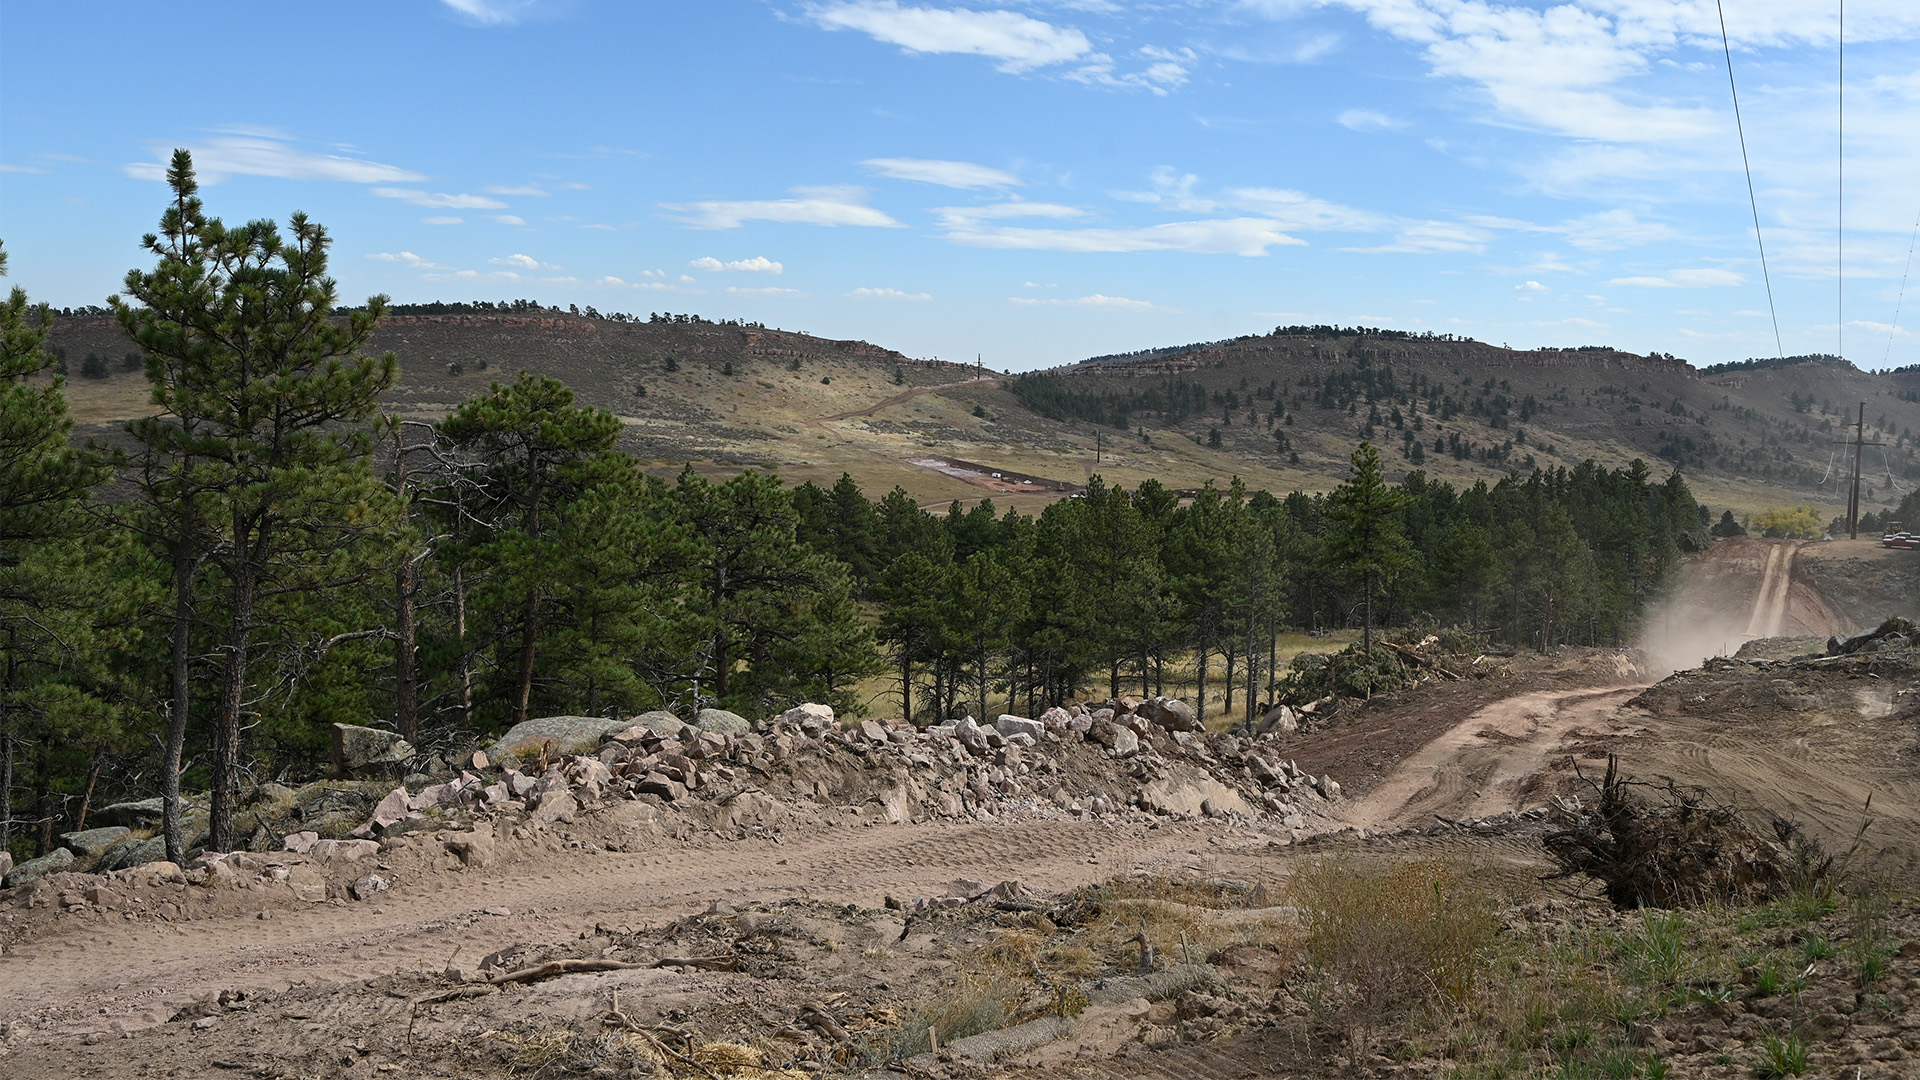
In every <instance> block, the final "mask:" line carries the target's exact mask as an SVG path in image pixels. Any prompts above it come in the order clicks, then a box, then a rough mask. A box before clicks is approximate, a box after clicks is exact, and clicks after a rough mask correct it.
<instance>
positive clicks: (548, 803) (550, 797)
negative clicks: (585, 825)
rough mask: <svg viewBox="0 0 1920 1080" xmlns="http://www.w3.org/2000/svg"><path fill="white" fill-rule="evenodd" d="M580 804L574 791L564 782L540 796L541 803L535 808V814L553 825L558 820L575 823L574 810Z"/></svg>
mask: <svg viewBox="0 0 1920 1080" xmlns="http://www.w3.org/2000/svg"><path fill="white" fill-rule="evenodd" d="M579 809H580V804H579V803H577V802H575V801H574V798H573V793H572V792H571V791H568V790H567V788H566V786H565V785H564V784H563V785H561V786H560V787H556V788H554V789H553V790H552V791H549V792H547V793H546V794H545V795H542V796H541V797H540V803H539V805H538V806H535V807H534V809H533V816H534V817H536V818H538V819H539V820H541V821H544V822H546V823H548V824H549V825H551V824H552V823H554V822H556V821H562V822H565V823H567V824H569V825H571V824H573V815H574V811H576V810H579Z"/></svg>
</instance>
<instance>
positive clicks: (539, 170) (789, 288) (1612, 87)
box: [0, 0, 1920, 369]
mask: <svg viewBox="0 0 1920 1080" xmlns="http://www.w3.org/2000/svg"><path fill="white" fill-rule="evenodd" d="M1725 8H1726V20H1727V29H1728V31H1729V33H1730V35H1731V37H1732V41H1733V50H1734V51H1733V60H1734V68H1735V74H1736V76H1737V78H1738V80H1739V86H1740V93H1741V104H1742V108H1743V110H1744V115H1745V119H1746V126H1747V146H1748V151H1749V153H1750V154H1751V157H1752V162H1753V167H1754V186H1755V189H1756V192H1757V195H1758V202H1759V215H1760V223H1761V228H1762V232H1763V235H1764V238H1765V240H1766V244H1767V252H1768V256H1769V260H1770V263H1769V265H1770V269H1771V275H1772V287H1773V294H1774V298H1775V301H1776V302H1777V306H1778V312H1779V328H1780V335H1781V339H1782V345H1783V346H1784V349H1785V351H1786V352H1788V353H1798V352H1809V351H1824V352H1831V351H1833V350H1834V349H1836V348H1837V347H1840V343H1841V340H1842V335H1843V334H1844V347H1845V350H1846V353H1847V355H1848V357H1849V358H1850V359H1852V360H1854V361H1855V362H1856V363H1858V364H1860V365H1861V366H1863V367H1881V366H1885V365H1899V364H1912V363H1920V334H1916V333H1913V332H1910V331H1909V330H1908V329H1907V327H1910V326H1920V288H1916V287H1912V286H1909V287H1908V288H1907V290H1906V295H1905V297H1904V300H1902V298H1901V290H1902V284H1903V278H1904V275H1905V273H1906V265H1907V260H1908V253H1909V250H1910V244H1911V240H1912V237H1913V229H1914V224H1915V221H1916V219H1917V218H1920V3H1915V2H1914V0H1852V2H1850V3H1848V4H1847V24H1846V40H1847V50H1846V76H1845V83H1844V89H1845V94H1846V103H1847V110H1846V133H1847V139H1846V151H1845V159H1844V160H1845V169H1846V188H1845V191H1846V198H1845V203H1844V211H1845V220H1846V232H1845V263H1844V266H1845V273H1844V293H1842V290H1841V289H1840V288H1839V287H1837V277H1838V275H1837V267H1836V234H1835V218H1836V214H1837V213H1838V212H1839V209H1840V206H1839V204H1838V203H1837V201H1836V187H1837V176H1836V168H1837V165H1838V164H1839V161H1840V158H1839V155H1838V149H1839V148H1838V144H1837V138H1836V131H1835V126H1836V93H1837V91H1838V89H1839V88H1840V86H1841V84H1840V83H1839V81H1838V80H1837V71H1836V61H1837V56H1836V48H1835V46H1836V41H1837V37H1836V32H1837V30H1838V25H1837V19H1836V15H1837V5H1836V4H1822V3H1808V2H1805V0H1725ZM175 146H186V147H190V148H192V149H193V150H194V151H195V155H196V160H197V162H198V164H199V167H200V171H201V175H202V180H203V181H204V182H205V184H206V188H205V192H204V194H205V197H206V200H207V204H208V208H209V210H210V211H211V212H212V213H215V214H217V215H220V216H222V217H225V218H227V219H229V220H237V219H245V218H254V217H262V216H271V217H275V218H278V219H282V220H284V218H285V217H286V215H287V214H288V213H289V212H290V211H293V210H296V209H297V210H304V211H306V212H307V213H308V214H309V215H310V216H312V217H313V218H314V219H315V220H317V221H320V222H322V223H323V224H325V225H326V226H328V228H329V230H330V231H331V233H332V235H333V237H334V239H335V249H334V264H333V269H334V273H335V275H336V277H338V279H339V280H340V283H341V288H342V292H343V295H344V296H345V297H346V298H347V299H348V300H354V301H357V300H358V299H360V298H362V297H364V296H366V295H368V294H370V293H374V292H384V293H387V294H389V295H390V296H392V297H393V298H394V299H396V300H399V301H420V300H430V299H445V300H466V299H494V300H497V299H510V298H517V297H527V298H531V299H535V300H540V301H542V302H546V303H557V304H561V305H565V304H568V303H576V304H580V305H582V306H584V305H588V304H591V305H594V306H595V307H598V308H600V309H602V310H609V311H612V310H619V311H633V312H639V313H646V312H649V311H675V312H698V313H700V314H703V315H706V316H708V317H711V318H744V319H752V320H758V321H762V322H765V323H767V324H769V325H773V326H778V327H783V328H786V329H796V330H806V331H810V332H813V333H818V334H823V335H829V336H834V337H861V338H866V339H869V340H872V341H875V342H877V343H880V344H883V345H887V346H891V347H894V348H898V349H900V350H902V351H904V352H906V353H908V354H909V355H913V356H922V357H931V356H940V357H942V358H945V359H969V360H970V359H972V357H973V356H974V355H975V354H976V353H978V354H981V355H983V356H984V357H985V359H986V361H987V363H988V364H989V365H992V366H996V367H1000V368H1011V369H1025V368H1031V367H1037V366H1042V365H1047V364H1054V363H1063V362H1070V361H1073V360H1076V359H1079V358H1082V357H1084V356H1087V355H1091V354H1096V353H1105V352H1114V351H1125V350H1131V349H1137V348H1144V347H1148V346H1153V345H1161V344H1170V343H1179V342H1186V341H1196V340H1209V339H1214V338H1220V337H1227V336H1232V335H1236V334H1243V333H1261V332H1265V331H1267V330H1270V329H1271V328H1272V327H1274V326H1275V325H1276V324H1284V323H1297V322H1334V323H1341V324H1352V323H1364V324H1370V325H1382V326H1392V327H1398V328H1403V329H1410V330H1416V331H1418V330H1433V331H1435V332H1440V333H1456V334H1466V335H1470V336H1473V337H1477V338H1480V339H1481V340H1484V341H1491V342H1495V343H1502V342H1506V343H1511V344H1512V345H1514V346H1515V347H1532V346H1535V345H1542V344H1568V345H1576V344H1607V345H1615V346H1619V347H1621V348H1625V349H1630V350H1633V351H1636V352H1645V351H1649V350H1659V351H1665V352H1672V353H1676V354H1678V355H1681V356H1684V357H1687V358H1688V359H1690V360H1692V361H1693V362H1695V363H1697V364H1703V363H1710V362H1715V361H1721V360H1729V359H1740V358H1745V357H1749V356H1764V355H1771V354H1773V353H1774V351H1775V344H1774V333H1773V322H1772V319H1771V317H1770V316H1769V314H1768V303H1767V293H1766V289H1765V285H1764V282H1763V279H1762V275H1761V268H1760V264H1759V260H1758V258H1757V254H1756V249H1755V244H1754V238H1753V222H1752V212H1751V211H1750V210H1749V207H1748V202H1747V188H1746V181H1745V178H1744V175H1743V173H1742V171H1741V164H1740V147H1739V143H1738V141H1737V138H1736V135H1735V130H1734V125H1733V117H1732V110H1731V107H1730V103H1729V98H1728V91H1727V73H1726V68H1725V61H1724V59H1723V56H1722V53H1721V43H1720V36H1719V22H1718V21H1717V18H1716V16H1715V9H1714V5H1713V3H1712V2H1711V0H1707V2H1706V3H1701V2H1698V0H1680V2H1669V0H1566V2H1562V3H1555V4H1545V3H1522V2H1512V3H1502V2H1498V0H1473V2H1469V0H1226V2H1202V0H1152V2H1144V3H1129V2H1124V0H997V2H994V0H965V2H954V0H703V2H701V3H695V4H681V3H661V2H632V0H628V2H613V0H386V2H381V3H324V4H315V3H272V4H263V3H258V2H244V3H213V2H207V3H170V2H162V0H150V2H124V3H95V4H49V3H44V2H32V3H28V2H23V0H0V239H4V241H5V242H6V245H7V248H8V250H9V252H10V253H11V258H12V267H11V269H12V283H13V284H16V285H22V286H24V287H26V288H27V289H28V291H29V292H30V293H31V294H32V295H33V297H34V298H35V299H44V300H47V301H50V302H52V303H54V304H56V305H77V304H85V303H101V302H103V299H104V297H105V296H106V295H107V294H109V293H110V292H112V291H113V290H114V289H115V287H116V286H117V284H118V282H119V280H120V279H121V277H122V276H123V275H124V274H125V272H126V271H127V270H128V269H129V268H131V267H133V266H135V265H138V264H141V263H142V262H143V259H142V258H141V255H140V252H139V251H138V248H137V242H138V239H139V237H140V235H141V234H142V233H143V232H146V231H149V230H151V229H152V228H153V227H154V225H155V224H156V222H157V221H158V219H159V214H160V211H161V208H162V205H163V201H164V195H165V191H164V187H163V186H162V184H161V183H160V182H159V176H160V170H161V165H162V163H163V162H164V160H165V159H166V157H167V155H168V153H169V151H170V149H171V148H172V147H175ZM1842 296H1844V307H1841V306H1840V305H1841V303H1842V299H1841V298H1842ZM1896 305H1899V306H1900V308H1901V310H1900V314H1899V319H1898V323H1899V325H1898V326H1897V327H1896V326H1895V311H1896ZM403 360H404V358H403Z"/></svg>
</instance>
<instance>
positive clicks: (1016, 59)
mask: <svg viewBox="0 0 1920 1080" xmlns="http://www.w3.org/2000/svg"><path fill="white" fill-rule="evenodd" d="M806 11H807V15H808V16H809V17H810V18H812V19H813V21H814V22H815V23H816V24H817V25H819V26H820V27H822V28H823V29H827V30H857V31H860V32H861V33H864V34H866V35H868V36H869V37H872V38H873V39H875V40H876V41H884V42H886V43H887V44H889V45H898V46H900V47H901V48H902V49H905V50H906V51H907V52H909V53H962V54H967V55H971V56H985V57H990V58H991V59H994V60H997V61H999V64H998V65H997V66H998V67H999V69H1000V70H1001V71H1005V72H1015V73H1017V72H1022V71H1031V70H1033V69H1034V68H1037V67H1044V66H1046V65H1048V64H1059V63H1064V62H1066V61H1069V60H1074V59H1077V58H1079V57H1081V56H1084V55H1086V54H1087V53H1089V52H1092V51H1093V46H1092V44H1091V43H1090V42H1088V41H1087V36H1086V35H1085V34H1083V33H1081V32H1080V31H1078V30H1074V29H1071V28H1063V27H1058V26H1054V25H1053V24H1052V23H1047V22H1042V21H1040V20H1039V19H1034V18H1030V17H1028V16H1026V15H1021V14H1019V13H1018V12H1013V11H973V10H970V9H968V8H936V7H902V6H901V5H900V4H899V3H897V2H895V0H832V2H829V3H814V4H808V5H807V8H806Z"/></svg>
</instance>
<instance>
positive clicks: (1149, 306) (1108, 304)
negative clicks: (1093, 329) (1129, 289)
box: [1007, 293, 1156, 311]
mask: <svg viewBox="0 0 1920 1080" xmlns="http://www.w3.org/2000/svg"><path fill="white" fill-rule="evenodd" d="M1007 303H1009V304H1014V305H1016V306H1019V307H1088V308H1101V309H1103V310H1106V311H1153V310H1156V305H1154V304H1153V303H1151V302H1149V301H1146V300H1129V299H1127V298H1126V297H1124V296H1107V295H1105V294H1103V293H1094V294H1093V295H1092V296H1079V297H1075V298H1074V299H1072V300H1061V299H1044V300H1043V299H1040V298H1037V297H1032V296H1009V297H1007Z"/></svg>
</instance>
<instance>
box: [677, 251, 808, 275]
mask: <svg viewBox="0 0 1920 1080" xmlns="http://www.w3.org/2000/svg"><path fill="white" fill-rule="evenodd" d="M687 265H688V266H691V267H693V268H694V269H695V270H707V271H720V270H736V271H740V272H742V273H747V274H778V273H782V272H783V271H785V270H786V267H785V266H782V265H781V264H779V263H777V262H774V261H773V260H772V259H769V258H767V257H766V256H765V255H755V256H754V257H753V258H751V259H735V260H733V261H732V262H721V261H720V260H719V259H716V258H714V257H712V256H711V255H709V256H706V257H704V258H699V259H695V260H693V261H692V262H690V263H688V264H687Z"/></svg>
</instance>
